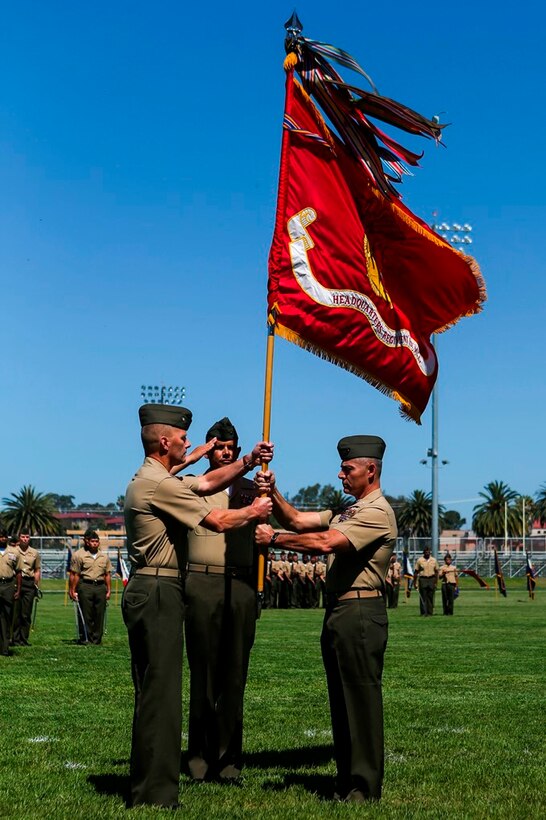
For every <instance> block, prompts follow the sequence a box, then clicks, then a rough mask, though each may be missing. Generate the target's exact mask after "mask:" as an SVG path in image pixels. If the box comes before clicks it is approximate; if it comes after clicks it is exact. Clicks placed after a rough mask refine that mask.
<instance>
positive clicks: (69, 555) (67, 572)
mask: <svg viewBox="0 0 546 820" xmlns="http://www.w3.org/2000/svg"><path fill="white" fill-rule="evenodd" d="M67 550H68V552H67V555H66V564H65V568H64V574H65V578H68V576H69V575H70V564H71V563H72V550H71V549H70V547H67Z"/></svg>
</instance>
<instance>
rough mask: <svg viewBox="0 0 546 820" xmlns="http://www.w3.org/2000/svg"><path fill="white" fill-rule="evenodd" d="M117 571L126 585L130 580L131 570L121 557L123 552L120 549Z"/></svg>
mask: <svg viewBox="0 0 546 820" xmlns="http://www.w3.org/2000/svg"><path fill="white" fill-rule="evenodd" d="M116 573H117V575H118V576H119V577H120V578H121V580H122V581H123V586H124V587H126V586H127V583H128V581H129V570H128V569H127V564H126V563H125V561H124V559H123V558H122V557H121V552H120V551H119V550H118V561H117V565H116Z"/></svg>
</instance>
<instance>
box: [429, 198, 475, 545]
mask: <svg viewBox="0 0 546 820" xmlns="http://www.w3.org/2000/svg"><path fill="white" fill-rule="evenodd" d="M432 216H433V217H434V221H433V222H432V224H431V226H430V227H431V228H432V230H433V231H436V233H437V234H439V236H441V237H442V239H445V240H446V241H447V242H449V243H450V244H451V245H453V247H454V248H457V250H462V249H463V248H465V247H467V246H468V245H471V244H472V236H471V235H470V234H471V233H472V225H469V223H468V222H463V223H459V222H452V223H449V222H440V223H436V218H437V216H438V213H437V211H435V212H434V213H433V215H432ZM432 346H433V347H434V348H435V349H436V337H435V336H433V337H432ZM431 409H432V441H431V446H430V448H429V450H428V453H427V456H428V458H430V460H431V462H430V466H431V472H432V487H431V491H432V492H431V497H432V522H431V533H430V546H431V550H430V551H431V553H432V555H433V556H434V558H438V553H439V547H440V521H439V515H438V509H439V497H438V379H436V384H435V385H434V387H433V389H432V407H431ZM442 463H443V462H442ZM445 463H446V464H447V462H445Z"/></svg>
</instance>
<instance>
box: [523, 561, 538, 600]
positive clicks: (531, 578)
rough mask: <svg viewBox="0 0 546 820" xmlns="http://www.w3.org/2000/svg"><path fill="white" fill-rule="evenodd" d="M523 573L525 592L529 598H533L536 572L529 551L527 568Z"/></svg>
mask: <svg viewBox="0 0 546 820" xmlns="http://www.w3.org/2000/svg"><path fill="white" fill-rule="evenodd" d="M525 574H526V575H527V592H528V593H529V598H531V600H534V598H535V587H536V585H537V582H536V580H535V579H536V575H537V573H536V570H535V568H534V566H533V565H532V563H531V559H530V558H529V553H527V569H526V571H525Z"/></svg>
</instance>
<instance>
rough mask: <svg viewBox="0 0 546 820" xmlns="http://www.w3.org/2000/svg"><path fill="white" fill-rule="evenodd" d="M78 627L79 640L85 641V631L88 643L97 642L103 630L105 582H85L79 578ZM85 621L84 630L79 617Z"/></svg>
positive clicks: (99, 640)
mask: <svg viewBox="0 0 546 820" xmlns="http://www.w3.org/2000/svg"><path fill="white" fill-rule="evenodd" d="M77 592H78V603H79V605H80V609H81V615H80V613H79V612H78V627H79V630H80V641H85V637H86V633H87V640H88V641H89V643H94V644H99V643H100V642H101V641H102V633H103V632H104V613H105V612H106V584H104V583H103V584H86V583H84V582H83V581H81V580H80V582H79V584H78V587H77ZM82 616H83V619H84V621H85V630H84V628H83V624H82V623H81V617H82Z"/></svg>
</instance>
